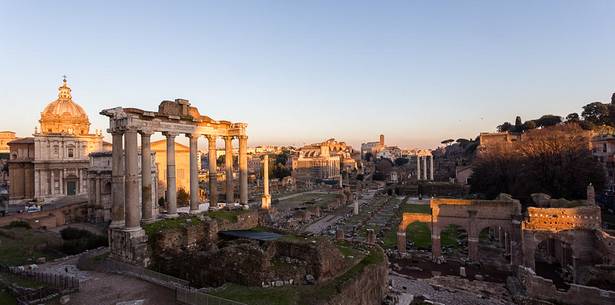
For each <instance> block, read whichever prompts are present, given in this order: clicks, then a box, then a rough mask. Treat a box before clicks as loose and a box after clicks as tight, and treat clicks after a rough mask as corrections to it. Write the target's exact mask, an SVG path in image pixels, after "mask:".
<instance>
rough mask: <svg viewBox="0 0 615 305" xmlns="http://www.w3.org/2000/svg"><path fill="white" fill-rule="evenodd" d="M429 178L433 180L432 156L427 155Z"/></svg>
mask: <svg viewBox="0 0 615 305" xmlns="http://www.w3.org/2000/svg"><path fill="white" fill-rule="evenodd" d="M429 180H431V181H433V156H429Z"/></svg>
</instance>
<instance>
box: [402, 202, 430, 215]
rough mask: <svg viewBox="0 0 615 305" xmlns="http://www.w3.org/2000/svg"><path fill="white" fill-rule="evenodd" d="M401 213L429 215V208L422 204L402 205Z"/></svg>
mask: <svg viewBox="0 0 615 305" xmlns="http://www.w3.org/2000/svg"><path fill="white" fill-rule="evenodd" d="M402 212H403V213H421V214H431V207H429V205H424V204H404V205H402Z"/></svg>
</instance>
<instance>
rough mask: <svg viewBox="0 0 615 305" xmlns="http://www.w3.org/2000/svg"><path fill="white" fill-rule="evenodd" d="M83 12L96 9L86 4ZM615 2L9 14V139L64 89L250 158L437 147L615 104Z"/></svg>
mask: <svg viewBox="0 0 615 305" xmlns="http://www.w3.org/2000/svg"><path fill="white" fill-rule="evenodd" d="M84 2H88V3H87V4H86V3H84ZM614 13H615V1H527V2H525V1H509V2H508V3H504V2H503V1H451V2H441V1H402V2H394V1H366V2H360V1H216V2H210V3H204V1H194V2H180V1H168V2H155V1H118V2H112V1H97V2H96V3H94V1H5V0H1V1H0V101H2V108H1V110H0V113H1V115H0V118H1V121H0V122H1V123H0V130H14V131H16V132H17V133H18V134H19V135H20V136H26V135H29V134H31V133H32V132H33V130H34V126H36V125H38V119H39V115H40V114H39V113H40V111H42V109H43V107H44V106H45V105H46V104H47V103H48V102H50V101H52V100H53V99H55V96H56V94H57V87H58V86H59V85H60V83H61V76H62V75H63V74H66V75H68V77H69V84H70V85H71V87H72V88H73V97H74V99H75V100H76V101H77V102H78V103H80V104H81V105H82V106H83V107H84V108H85V109H86V110H87V111H88V113H89V115H90V120H91V122H92V127H93V129H94V128H106V127H107V125H108V122H107V120H105V118H104V117H102V116H100V115H98V112H99V111H100V110H101V109H103V108H111V107H115V106H131V107H138V108H143V109H152V110H154V109H157V105H158V103H159V102H160V101H161V100H163V99H173V98H176V97H181V98H186V99H189V100H191V102H192V103H193V104H194V105H196V106H197V107H199V109H200V110H201V113H203V114H207V115H209V116H211V117H212V118H214V119H227V120H231V121H241V122H246V123H248V124H249V134H250V143H251V144H264V143H271V144H303V143H311V142H316V141H320V140H324V139H326V138H329V137H335V138H338V139H343V140H346V141H347V142H350V143H351V144H353V145H355V146H356V145H357V144H358V143H360V142H362V141H367V140H372V141H375V140H377V137H378V135H379V134H380V133H383V134H385V135H386V137H387V143H388V144H396V145H400V146H402V147H415V146H421V147H433V146H435V145H437V144H438V143H439V142H440V141H441V140H442V139H445V138H458V137H466V138H468V137H474V136H476V135H477V134H478V133H479V132H480V131H492V130H494V128H495V126H496V125H498V124H500V123H501V122H503V121H505V120H508V121H514V116H515V115H517V114H518V115H521V116H522V118H523V119H532V118H536V117H538V116H539V115H541V114H547V113H552V114H558V115H566V114H567V113H569V112H573V111H579V112H580V107H581V106H582V105H584V104H586V103H588V102H591V101H605V102H606V101H608V100H609V99H610V96H611V93H612V92H613V91H615V17H614V16H615V15H614Z"/></svg>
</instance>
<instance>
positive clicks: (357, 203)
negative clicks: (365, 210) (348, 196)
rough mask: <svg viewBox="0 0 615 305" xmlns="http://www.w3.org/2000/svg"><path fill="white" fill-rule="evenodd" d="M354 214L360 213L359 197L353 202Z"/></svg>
mask: <svg viewBox="0 0 615 305" xmlns="http://www.w3.org/2000/svg"><path fill="white" fill-rule="evenodd" d="M352 214H354V215H359V199H356V198H355V200H354V201H353V203H352Z"/></svg>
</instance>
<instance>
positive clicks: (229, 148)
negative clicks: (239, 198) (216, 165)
mask: <svg viewBox="0 0 615 305" xmlns="http://www.w3.org/2000/svg"><path fill="white" fill-rule="evenodd" d="M224 168H225V169H226V203H227V204H229V203H232V202H233V201H235V196H234V194H233V137H231V136H226V137H224Z"/></svg>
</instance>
